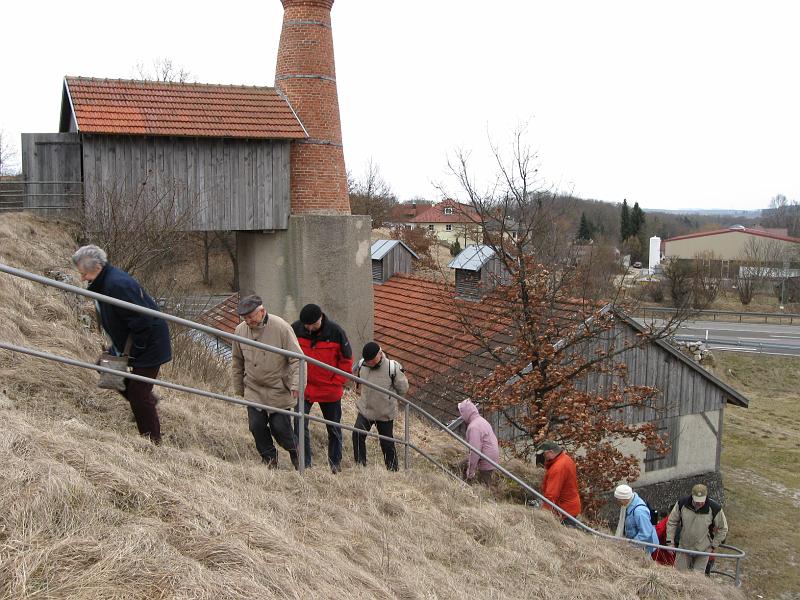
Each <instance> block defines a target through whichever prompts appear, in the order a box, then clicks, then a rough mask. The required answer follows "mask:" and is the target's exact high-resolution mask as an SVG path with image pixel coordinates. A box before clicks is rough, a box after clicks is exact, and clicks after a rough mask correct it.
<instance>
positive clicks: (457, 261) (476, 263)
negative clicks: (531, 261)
mask: <svg viewBox="0 0 800 600" xmlns="http://www.w3.org/2000/svg"><path fill="white" fill-rule="evenodd" d="M447 266H448V267H449V268H451V269H455V272H456V297H457V298H461V299H462V300H480V299H481V298H482V297H483V296H484V295H485V294H486V293H487V292H489V291H491V290H493V289H494V288H495V287H497V286H498V285H499V284H501V283H502V284H506V283H508V274H507V271H506V269H505V268H504V267H503V263H502V262H500V260H499V259H498V258H497V256H496V254H495V251H494V250H492V248H491V247H489V246H485V245H480V244H478V245H474V246H467V247H466V248H464V249H463V250H462V251H461V252H459V254H458V256H456V257H455V258H454V259H453V260H451V261H450V263H449V264H448V265H447Z"/></svg>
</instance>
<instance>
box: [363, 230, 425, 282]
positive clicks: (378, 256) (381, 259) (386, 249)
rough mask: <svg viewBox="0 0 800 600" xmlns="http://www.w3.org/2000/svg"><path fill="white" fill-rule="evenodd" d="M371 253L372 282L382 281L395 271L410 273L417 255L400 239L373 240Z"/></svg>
mask: <svg viewBox="0 0 800 600" xmlns="http://www.w3.org/2000/svg"><path fill="white" fill-rule="evenodd" d="M370 254H371V255H372V282H373V283H383V282H384V281H386V280H387V279H389V278H390V277H392V275H394V274H396V273H411V272H412V270H413V268H412V262H413V261H414V260H419V256H417V253H416V252H414V251H413V250H412V249H411V248H409V247H408V246H407V245H406V243H405V242H403V241H401V240H375V241H374V242H373V243H372V247H371V248H370Z"/></svg>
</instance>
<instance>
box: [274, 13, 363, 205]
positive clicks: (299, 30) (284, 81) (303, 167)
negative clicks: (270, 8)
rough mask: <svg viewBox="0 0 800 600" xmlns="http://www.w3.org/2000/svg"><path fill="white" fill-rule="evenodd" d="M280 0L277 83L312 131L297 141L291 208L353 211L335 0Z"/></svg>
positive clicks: (294, 155)
mask: <svg viewBox="0 0 800 600" xmlns="http://www.w3.org/2000/svg"><path fill="white" fill-rule="evenodd" d="M281 2H283V8H284V11H283V28H282V29H281V40H280V45H279V46H278V64H277V66H276V68H275V86H276V87H277V88H278V89H279V90H280V91H282V92H283V93H284V94H285V95H286V97H287V99H288V100H289V103H290V104H291V105H292V108H293V109H294V110H295V112H296V113H297V116H298V117H299V118H300V121H301V122H302V123H303V125H304V126H305V128H306V131H307V132H308V135H309V137H308V138H307V139H305V140H298V141H296V142H293V143H292V149H291V212H292V214H294V215H299V214H345V215H349V214H350V201H349V198H348V195H347V173H346V171H345V166H344V150H343V147H342V125H341V121H340V118H339V97H338V93H337V91H336V67H335V64H334V57H333V30H332V29H331V7H332V6H333V2H334V0H281Z"/></svg>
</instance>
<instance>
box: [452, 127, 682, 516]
mask: <svg viewBox="0 0 800 600" xmlns="http://www.w3.org/2000/svg"><path fill="white" fill-rule="evenodd" d="M492 153H493V155H494V158H495V162H496V166H497V176H496V177H495V178H494V180H493V181H491V182H490V183H489V184H488V185H486V186H484V187H482V189H481V190H480V191H479V189H478V186H477V184H476V183H475V180H474V178H473V175H472V171H471V168H470V164H469V156H468V155H467V154H465V153H463V152H461V153H458V154H457V155H456V158H455V160H453V161H450V163H449V166H450V169H451V171H452V173H453V174H454V176H455V178H456V180H457V181H458V183H459V185H460V187H461V190H462V191H463V193H464V195H466V197H467V198H468V199H469V201H470V203H471V204H472V206H474V208H475V209H476V211H477V212H478V214H479V215H480V220H481V223H482V227H483V230H484V235H485V240H486V241H485V243H486V244H487V245H489V246H490V247H491V248H492V250H493V251H494V254H495V256H496V257H497V258H498V259H499V260H500V262H501V263H502V265H503V267H504V275H503V276H502V277H501V278H499V279H498V281H497V282H496V283H497V284H498V285H497V287H496V289H495V290H494V291H493V292H491V295H490V296H488V297H487V299H486V301H485V302H484V303H482V304H481V309H482V311H483V312H484V317H483V318H482V319H481V320H480V321H479V323H480V325H479V326H478V325H476V323H478V321H476V319H474V318H470V314H469V308H467V309H464V310H463V311H462V312H460V313H459V320H460V322H461V325H462V327H463V328H464V330H465V331H468V332H469V333H470V334H471V335H472V336H474V337H475V339H476V341H477V343H478V344H479V345H480V347H481V350H480V353H481V354H480V362H482V363H483V364H485V363H486V362H489V363H490V364H493V365H494V366H493V368H492V369H491V372H490V373H489V374H488V376H485V377H476V378H475V379H474V380H473V381H472V382H471V383H470V384H468V389H467V390H466V392H465V393H466V394H469V395H471V396H472V397H473V398H474V399H476V400H478V401H479V402H481V403H482V404H483V405H484V406H485V407H486V408H487V409H488V410H490V411H498V412H500V413H501V414H502V415H504V416H505V417H506V419H508V421H509V423H511V425H512V426H513V428H514V429H515V430H516V431H517V432H518V436H517V437H516V439H514V441H513V443H510V444H509V447H510V448H511V449H512V451H513V452H514V453H516V454H517V455H520V456H522V457H528V456H530V455H531V453H532V451H533V449H534V448H535V447H536V445H537V444H538V443H540V442H541V441H542V440H543V439H548V438H549V439H555V440H557V441H559V442H560V444H561V445H562V446H563V447H564V448H566V449H568V450H569V451H570V452H571V453H572V455H573V456H575V457H576V462H577V464H578V469H579V474H580V482H581V493H582V496H583V497H584V499H585V500H586V501H587V503H588V507H589V512H591V510H592V509H593V508H596V507H597V506H598V505H599V504H600V502H601V500H600V495H601V494H602V493H603V492H605V491H607V490H608V489H610V486H611V485H612V484H613V483H614V482H617V481H620V480H623V479H627V480H634V479H636V478H637V477H638V473H639V466H638V459H637V458H636V457H635V456H634V455H626V454H624V453H623V452H622V451H620V449H619V448H620V441H621V440H633V441H638V442H641V443H642V444H643V445H644V446H645V447H647V448H652V449H655V450H656V451H659V452H663V451H665V449H666V441H665V440H664V439H663V438H661V437H660V436H659V435H658V433H657V431H656V428H655V424H654V423H652V422H641V423H628V422H626V421H624V420H623V419H621V418H620V414H621V413H622V412H623V411H624V409H625V408H626V407H646V408H651V409H653V410H654V411H658V410H662V409H663V408H664V407H663V406H660V405H659V401H658V396H659V391H658V390H656V389H654V388H651V387H647V386H640V385H634V384H631V383H630V382H629V381H628V378H627V371H626V365H625V362H624V357H623V355H624V353H626V352H628V351H630V350H631V349H633V348H635V347H638V346H641V345H643V344H646V343H650V342H651V341H654V340H656V339H660V338H663V337H667V336H669V335H671V334H672V333H673V331H674V329H675V327H676V326H677V324H678V323H680V322H681V321H682V320H683V319H685V318H686V316H687V312H686V311H685V310H681V311H676V314H675V315H674V316H673V317H672V318H671V319H670V320H669V321H668V322H667V323H665V324H661V325H658V326H656V325H655V324H652V325H650V326H649V327H645V328H644V331H643V332H642V333H641V334H637V335H630V333H629V330H628V329H627V328H626V327H627V325H623V323H624V322H625V319H626V317H625V316H624V313H623V312H622V309H623V308H629V305H628V304H627V302H628V301H627V300H625V299H624V295H623V294H622V289H621V283H620V279H619V278H617V279H616V281H617V284H616V285H615V284H614V281H615V279H614V277H615V275H616V273H615V272H614V270H613V269H608V270H607V271H606V274H607V281H603V282H598V281H597V274H598V272H599V268H598V264H597V262H596V261H598V260H601V259H603V260H608V259H609V257H608V256H607V254H606V253H597V254H595V253H593V252H587V251H585V249H584V250H581V249H579V248H578V247H577V246H576V245H575V244H574V243H573V242H574V237H575V236H574V220H573V218H572V217H571V215H572V213H573V211H572V208H573V207H572V206H571V202H570V196H563V195H560V194H558V193H556V192H555V191H554V190H553V189H552V188H550V187H549V186H546V185H544V184H543V183H542V182H541V180H540V179H539V177H538V174H537V171H536V169H535V167H534V162H535V159H536V156H535V155H534V154H533V153H532V152H531V151H530V150H529V148H528V147H527V146H526V145H525V143H524V141H523V136H522V132H520V131H518V132H516V133H515V135H514V138H513V142H512V147H511V152H510V154H509V155H507V156H506V155H504V154H503V153H501V152H500V150H499V149H498V148H497V147H496V146H493V147H492ZM506 280H507V284H506ZM454 310H456V311H459V310H461V309H460V308H459V305H458V304H454ZM486 314H489V315H491V316H488V317H487V316H486ZM590 377H593V378H595V379H593V380H596V381H608V382H612V383H608V384H604V385H603V386H600V387H592V386H589V385H587V384H586V382H587V381H588V380H589V379H588V378H590ZM451 384H452V385H453V386H463V382H457V381H455V380H454V381H452V382H451Z"/></svg>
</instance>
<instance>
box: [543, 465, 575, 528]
mask: <svg viewBox="0 0 800 600" xmlns="http://www.w3.org/2000/svg"><path fill="white" fill-rule="evenodd" d="M544 466H545V469H547V471H546V472H545V474H544V479H543V480H542V495H543V496H544V497H545V498H547V499H548V500H550V502H552V503H553V504H556V505H557V506H559V507H560V508H562V509H564V510H565V511H567V512H568V513H569V514H571V515H572V516H573V517H577V516H578V515H579V514H580V512H581V497H580V496H579V495H578V475H577V473H576V470H575V461H574V460H572V458H570V456H569V455H568V454H567V453H566V452H563V451H562V452H561V454H559V455H558V456H556V457H555V458H554V459H553V460H548V461H546V462H545V463H544ZM548 508H549V506H548ZM551 510H552V509H551ZM553 512H555V511H553ZM556 514H557V515H558V516H559V517H561V516H562V515H561V513H556Z"/></svg>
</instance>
